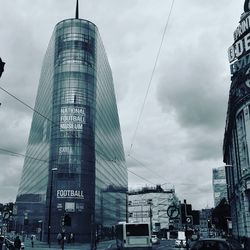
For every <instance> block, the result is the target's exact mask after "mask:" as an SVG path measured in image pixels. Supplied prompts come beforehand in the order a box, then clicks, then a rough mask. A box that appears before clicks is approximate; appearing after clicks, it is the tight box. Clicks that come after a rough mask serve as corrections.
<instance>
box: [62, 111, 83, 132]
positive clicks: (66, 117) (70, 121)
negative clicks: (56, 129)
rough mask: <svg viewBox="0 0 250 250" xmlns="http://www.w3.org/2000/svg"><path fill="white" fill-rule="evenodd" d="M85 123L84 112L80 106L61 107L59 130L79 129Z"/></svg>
mask: <svg viewBox="0 0 250 250" xmlns="http://www.w3.org/2000/svg"><path fill="white" fill-rule="evenodd" d="M84 124H86V112H85V109H84V108H82V107H61V117H60V130H61V131H62V130H67V131H81V130H82V129H83V125H84Z"/></svg>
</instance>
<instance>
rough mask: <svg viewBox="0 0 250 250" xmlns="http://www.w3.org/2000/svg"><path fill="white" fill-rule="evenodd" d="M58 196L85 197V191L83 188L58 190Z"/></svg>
mask: <svg viewBox="0 0 250 250" xmlns="http://www.w3.org/2000/svg"><path fill="white" fill-rule="evenodd" d="M56 197H57V198H59V199H61V198H63V199H65V198H75V199H82V200H83V199H84V193H83V191H82V190H57V192H56Z"/></svg>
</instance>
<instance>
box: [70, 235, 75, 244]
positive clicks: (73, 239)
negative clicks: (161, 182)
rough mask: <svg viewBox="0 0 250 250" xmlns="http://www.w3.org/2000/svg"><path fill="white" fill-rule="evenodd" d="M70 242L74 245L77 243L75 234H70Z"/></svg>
mask: <svg viewBox="0 0 250 250" xmlns="http://www.w3.org/2000/svg"><path fill="white" fill-rule="evenodd" d="M69 237H70V242H71V243H74V242H75V238H74V234H73V233H70V236H69Z"/></svg>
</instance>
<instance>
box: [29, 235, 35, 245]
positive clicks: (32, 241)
mask: <svg viewBox="0 0 250 250" xmlns="http://www.w3.org/2000/svg"><path fill="white" fill-rule="evenodd" d="M30 240H31V246H32V248H33V247H34V240H35V239H34V235H31V237H30Z"/></svg>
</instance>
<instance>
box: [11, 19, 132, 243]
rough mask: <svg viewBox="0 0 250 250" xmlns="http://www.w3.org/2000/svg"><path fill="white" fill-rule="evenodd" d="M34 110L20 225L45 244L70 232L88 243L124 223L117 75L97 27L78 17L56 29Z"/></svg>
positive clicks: (124, 172) (19, 204)
mask: <svg viewBox="0 0 250 250" xmlns="http://www.w3.org/2000/svg"><path fill="white" fill-rule="evenodd" d="M35 110H36V112H35V113H34V115H33V120H32V125H31V130H30V135H29V140H28V146H27V151H26V157H25V161H24V166H23V171H22V177H21V181H20V185H19V189H18V194H17V198H16V204H17V209H18V211H17V213H18V224H24V221H25V220H26V222H27V223H26V225H23V227H22V228H23V229H24V230H26V231H29V232H31V231H34V230H37V228H40V230H41V229H42V236H43V240H44V241H46V240H47V238H48V234H50V238H51V241H55V240H56V235H57V234H58V232H60V231H62V230H65V231H66V233H69V232H71V233H73V234H74V236H75V240H76V241H78V242H90V240H91V239H93V237H95V235H96V228H98V229H100V230H102V229H103V228H105V227H106V226H107V227H111V226H112V225H115V224H116V223H117V222H118V221H124V220H126V195H127V187H128V182H127V169H126V165H125V156H124V150H123V143H122V137H121V131H120V124H119V117H118V111H117V105H116V98H115V91H114V85H113V79H112V72H111V69H110V66H109V63H108V59H107V56H106V53H105V49H104V46H103V43H102V41H101V38H100V35H99V32H98V29H97V27H96V26H95V25H94V24H93V23H91V22H89V21H87V20H83V19H78V18H75V19H67V20H63V21H61V22H59V23H58V24H57V25H56V27H55V29H54V32H53V35H52V38H51V40H50V43H49V46H48V49H47V52H46V55H45V58H44V61H43V67H42V72H41V77H40V82H39V87H38V92H37V97H36V103H35ZM65 214H67V218H70V225H66V224H65V223H66V222H65V221H63V219H64V216H65ZM51 215H52V216H51ZM49 227H50V233H49Z"/></svg>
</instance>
